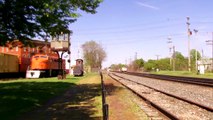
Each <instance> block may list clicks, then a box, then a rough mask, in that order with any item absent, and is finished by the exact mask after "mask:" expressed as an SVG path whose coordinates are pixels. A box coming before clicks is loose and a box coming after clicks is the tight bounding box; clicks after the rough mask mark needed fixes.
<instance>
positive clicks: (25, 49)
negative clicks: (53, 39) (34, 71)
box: [0, 40, 57, 78]
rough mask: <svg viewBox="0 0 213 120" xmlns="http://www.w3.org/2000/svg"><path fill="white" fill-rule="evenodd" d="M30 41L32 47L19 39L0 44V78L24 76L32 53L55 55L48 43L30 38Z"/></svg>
mask: <svg viewBox="0 0 213 120" xmlns="http://www.w3.org/2000/svg"><path fill="white" fill-rule="evenodd" d="M31 43H32V44H31V45H32V46H34V47H30V46H24V44H22V43H21V42H20V41H19V40H14V41H12V42H8V43H7V44H6V45H5V46H0V78H11V77H15V78H17V77H25V76H26V71H27V68H28V67H29V66H30V59H31V57H32V56H33V55H34V54H37V53H45V54H47V55H50V56H57V53H55V52H53V51H51V49H50V43H48V42H44V41H38V40H32V41H31Z"/></svg>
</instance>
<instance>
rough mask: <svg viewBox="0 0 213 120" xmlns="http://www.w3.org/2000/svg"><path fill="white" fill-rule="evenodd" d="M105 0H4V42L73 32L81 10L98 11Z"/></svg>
mask: <svg viewBox="0 0 213 120" xmlns="http://www.w3.org/2000/svg"><path fill="white" fill-rule="evenodd" d="M101 2H102V0H0V44H4V43H5V42H6V41H8V40H9V41H12V40H14V39H19V40H21V41H22V42H23V43H25V41H27V40H29V39H31V38H34V37H41V38H43V39H45V38H46V37H49V36H50V35H56V34H59V33H61V32H66V33H68V32H70V30H69V28H68V25H69V24H70V23H72V22H74V21H76V18H77V17H78V16H79V14H78V13H77V11H78V10H82V11H85V12H87V13H92V14H94V13H96V8H97V7H98V6H99V4H100V3H101Z"/></svg>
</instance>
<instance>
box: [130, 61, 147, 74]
mask: <svg viewBox="0 0 213 120" xmlns="http://www.w3.org/2000/svg"><path fill="white" fill-rule="evenodd" d="M144 62H145V61H144V60H143V59H142V58H141V59H136V60H134V61H133V63H132V66H133V70H135V71H137V70H140V69H141V68H142V67H143V66H144Z"/></svg>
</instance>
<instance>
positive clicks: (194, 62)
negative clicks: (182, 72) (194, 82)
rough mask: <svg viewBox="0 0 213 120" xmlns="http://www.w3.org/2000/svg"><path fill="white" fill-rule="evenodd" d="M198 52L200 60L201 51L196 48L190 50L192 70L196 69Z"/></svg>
mask: <svg viewBox="0 0 213 120" xmlns="http://www.w3.org/2000/svg"><path fill="white" fill-rule="evenodd" d="M196 52H197V53H196ZM196 54H197V60H199V59H200V58H201V55H200V52H198V51H196V50H195V49H192V50H191V51H190V57H191V67H192V70H195V66H196Z"/></svg>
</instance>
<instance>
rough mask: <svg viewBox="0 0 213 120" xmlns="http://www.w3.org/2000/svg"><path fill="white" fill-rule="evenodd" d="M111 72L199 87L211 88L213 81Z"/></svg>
mask: <svg viewBox="0 0 213 120" xmlns="http://www.w3.org/2000/svg"><path fill="white" fill-rule="evenodd" d="M113 72H117V73H124V74H129V75H135V76H141V77H148V78H155V79H161V80H168V81H174V82H182V83H188V84H195V85H200V86H207V87H213V79H208V78H195V77H183V76H171V75H156V74H150V73H138V72H118V71H113Z"/></svg>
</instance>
